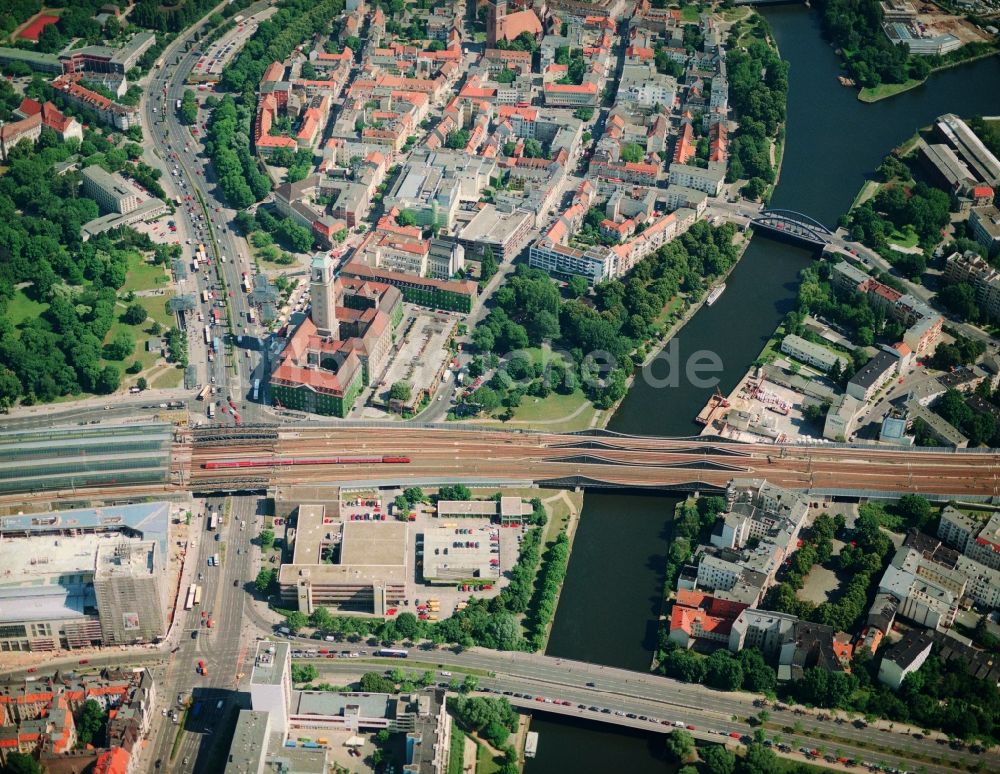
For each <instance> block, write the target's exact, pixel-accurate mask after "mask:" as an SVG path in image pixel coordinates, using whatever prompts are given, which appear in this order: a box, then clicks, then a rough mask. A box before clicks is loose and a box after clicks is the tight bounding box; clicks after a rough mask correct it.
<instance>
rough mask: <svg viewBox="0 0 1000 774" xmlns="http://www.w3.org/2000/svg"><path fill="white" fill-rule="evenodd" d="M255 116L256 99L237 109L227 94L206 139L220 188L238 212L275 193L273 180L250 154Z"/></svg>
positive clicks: (208, 153)
mask: <svg viewBox="0 0 1000 774" xmlns="http://www.w3.org/2000/svg"><path fill="white" fill-rule="evenodd" d="M252 114H253V101H252V96H251V97H250V98H249V99H248V98H247V97H244V98H243V100H241V102H240V105H239V106H237V104H236V100H235V99H233V97H232V95H230V94H227V95H226V96H225V97H223V98H222V100H221V101H220V102H219V104H218V105H217V106H216V108H215V110H213V111H212V117H211V119H210V120H209V123H208V133H207V135H206V137H205V153H206V154H207V155H208V157H209V158H210V159H211V160H212V167H213V169H214V170H215V174H216V177H217V178H218V180H219V187H220V188H221V189H222V193H223V195H225V197H226V200H227V201H228V202H229V203H230V204H231V205H232V206H233V207H235V208H236V209H244V208H246V207H249V206H250V205H251V204H253V203H254V202H255V201H258V200H260V199H263V198H264V197H265V196H267V194H268V193H269V192H270V190H271V180H270V178H268V176H267V175H266V174H264V173H263V172H262V171H261V169H260V167H259V166H258V165H257V161H256V160H255V159H254V157H253V155H252V154H251V152H250V124H251V121H252V119H253V115H252Z"/></svg>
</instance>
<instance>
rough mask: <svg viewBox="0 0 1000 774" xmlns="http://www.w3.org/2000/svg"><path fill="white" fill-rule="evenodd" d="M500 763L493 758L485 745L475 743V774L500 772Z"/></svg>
mask: <svg viewBox="0 0 1000 774" xmlns="http://www.w3.org/2000/svg"><path fill="white" fill-rule="evenodd" d="M501 763H502V761H501V762H500V763H498V762H497V760H496V759H495V758H494V757H493V754H492V753H491V752H490V750H489V748H488V747H487V746H486V745H485V744H479V742H476V774H494V772H497V771H500V764H501Z"/></svg>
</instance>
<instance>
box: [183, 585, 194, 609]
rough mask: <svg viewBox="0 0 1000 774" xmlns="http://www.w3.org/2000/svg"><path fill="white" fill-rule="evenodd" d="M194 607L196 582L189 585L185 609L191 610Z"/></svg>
mask: <svg viewBox="0 0 1000 774" xmlns="http://www.w3.org/2000/svg"><path fill="white" fill-rule="evenodd" d="M192 607H194V584H193V583H192V584H191V585H190V586H188V590H187V598H186V599H185V600H184V609H185V610H190V609H191V608H192Z"/></svg>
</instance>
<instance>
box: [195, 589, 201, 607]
mask: <svg viewBox="0 0 1000 774" xmlns="http://www.w3.org/2000/svg"><path fill="white" fill-rule="evenodd" d="M194 603H195V604H196V605H200V604H201V586H195V587H194Z"/></svg>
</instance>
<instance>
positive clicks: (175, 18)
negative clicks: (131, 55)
mask: <svg viewBox="0 0 1000 774" xmlns="http://www.w3.org/2000/svg"><path fill="white" fill-rule="evenodd" d="M251 1H252V0H232V2H230V3H229V4H228V5H226V6H225V7H224V8H223V9H222V16H223V17H225V18H227V19H228V18H230V17H231V16H233V15H234V14H237V13H239V12H240V11H242V10H243V9H244V8H246V7H247V6H248V5H250V3H251ZM98 5H100V3H98ZM214 5H216V3H215V2H214V0H183V1H182V2H179V3H171V4H170V5H164V4H163V3H162V2H160V0H138V2H137V3H136V4H135V8H133V9H132V13H131V14H130V16H129V19H130V21H131V22H132V23H133V24H138V25H140V26H142V27H148V28H150V29H153V30H161V31H163V32H180V31H181V30H184V29H187V28H188V27H190V26H191V25H192V24H194V23H195V22H196V21H198V19H200V18H201V17H202V16H204V15H205V14H206V13H207V12H208V11H209V9H210V8H212V7H213V6H214Z"/></svg>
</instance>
